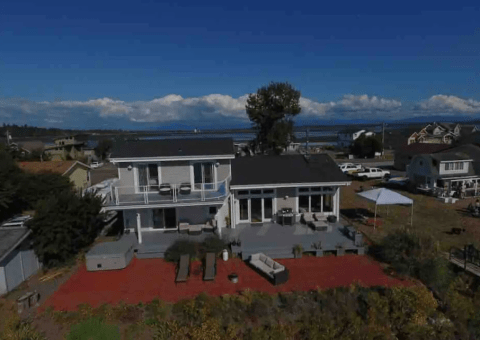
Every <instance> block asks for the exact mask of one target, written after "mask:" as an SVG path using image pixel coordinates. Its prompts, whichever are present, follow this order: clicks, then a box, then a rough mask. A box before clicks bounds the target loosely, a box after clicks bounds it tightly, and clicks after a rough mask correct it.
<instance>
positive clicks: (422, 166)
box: [407, 156, 436, 187]
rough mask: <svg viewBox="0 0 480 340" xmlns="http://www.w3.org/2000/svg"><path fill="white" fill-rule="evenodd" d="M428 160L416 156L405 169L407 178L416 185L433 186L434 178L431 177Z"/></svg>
mask: <svg viewBox="0 0 480 340" xmlns="http://www.w3.org/2000/svg"><path fill="white" fill-rule="evenodd" d="M432 170H433V169H431V163H430V158H427V157H425V156H416V157H414V158H413V160H412V161H411V162H410V165H409V166H408V167H407V176H408V178H409V179H410V180H411V181H412V182H414V183H415V184H416V185H424V184H426V185H428V186H431V187H432V186H434V183H435V181H436V178H434V177H432Z"/></svg>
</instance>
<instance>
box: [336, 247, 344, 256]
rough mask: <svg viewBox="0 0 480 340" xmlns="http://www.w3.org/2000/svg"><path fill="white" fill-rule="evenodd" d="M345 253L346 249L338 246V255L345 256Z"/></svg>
mask: <svg viewBox="0 0 480 340" xmlns="http://www.w3.org/2000/svg"><path fill="white" fill-rule="evenodd" d="M343 255H345V249H344V248H337V256H343Z"/></svg>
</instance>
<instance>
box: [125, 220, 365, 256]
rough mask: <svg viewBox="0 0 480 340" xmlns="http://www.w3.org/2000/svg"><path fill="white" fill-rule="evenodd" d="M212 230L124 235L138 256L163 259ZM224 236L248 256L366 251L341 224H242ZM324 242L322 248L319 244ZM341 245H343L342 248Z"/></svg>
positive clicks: (235, 250) (340, 253)
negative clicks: (324, 227) (298, 248)
mask: <svg viewBox="0 0 480 340" xmlns="http://www.w3.org/2000/svg"><path fill="white" fill-rule="evenodd" d="M213 235H214V234H213V233H211V232H210V233H206V232H203V233H202V234H200V235H188V234H180V233H178V232H177V231H172V232H162V231H142V241H143V242H142V244H139V243H138V240H137V236H136V234H134V233H131V234H129V235H124V236H123V238H122V239H128V240H129V241H130V242H132V243H133V244H134V248H135V249H136V252H137V257H138V258H163V257H164V255H165V251H166V250H167V249H168V248H169V247H170V246H171V245H172V244H173V243H174V242H175V241H177V240H190V241H194V242H202V241H203V240H204V239H205V238H207V237H212V236H213ZM222 238H223V239H224V240H225V241H226V242H227V243H230V242H232V241H238V240H240V242H241V245H240V246H232V249H231V250H232V252H233V253H236V254H237V255H241V257H242V258H243V259H247V258H248V257H249V256H250V255H251V254H253V253H257V252H263V253H265V254H266V255H268V256H270V257H272V258H293V257H294V254H293V247H294V246H295V245H298V244H300V245H302V248H303V251H304V252H313V253H315V254H316V255H317V256H322V255H323V253H324V252H334V253H335V254H339V255H343V253H345V252H355V253H358V254H363V251H364V248H363V246H356V245H355V242H354V240H353V239H352V238H350V237H348V236H346V235H345V233H344V226H343V225H342V224H341V223H334V224H332V230H331V231H330V232H327V231H315V230H312V229H311V228H310V227H308V226H306V225H303V224H295V225H293V226H282V225H279V224H277V223H271V222H270V223H263V224H262V225H256V224H253V225H252V224H250V223H248V224H240V225H238V226H237V227H236V228H235V229H229V228H225V229H222ZM319 243H321V248H318V244H319ZM339 245H342V247H341V250H340V251H339V250H338V249H339V247H338V246H339Z"/></svg>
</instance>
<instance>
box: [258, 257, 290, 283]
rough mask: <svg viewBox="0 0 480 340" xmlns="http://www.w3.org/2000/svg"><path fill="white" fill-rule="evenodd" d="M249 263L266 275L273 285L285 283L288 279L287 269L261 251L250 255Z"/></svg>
mask: <svg viewBox="0 0 480 340" xmlns="http://www.w3.org/2000/svg"><path fill="white" fill-rule="evenodd" d="M249 262H250V265H251V266H252V267H253V268H255V269H256V270H257V271H259V272H260V273H262V274H263V275H264V276H266V277H268V278H269V279H270V280H271V281H272V282H273V284H274V285H278V284H281V283H285V282H287V280H288V270H287V269H286V268H285V266H283V265H281V264H280V263H278V262H275V261H273V260H272V259H271V258H270V257H268V256H266V255H265V254H263V253H257V254H252V255H250V261H249Z"/></svg>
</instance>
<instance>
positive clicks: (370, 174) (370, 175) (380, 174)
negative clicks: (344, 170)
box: [353, 168, 390, 180]
mask: <svg viewBox="0 0 480 340" xmlns="http://www.w3.org/2000/svg"><path fill="white" fill-rule="evenodd" d="M353 176H355V177H356V178H358V179H361V180H366V179H374V178H386V177H388V176H390V171H387V170H383V169H380V168H365V169H364V170H363V171H359V172H356V173H354V174H353Z"/></svg>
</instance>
